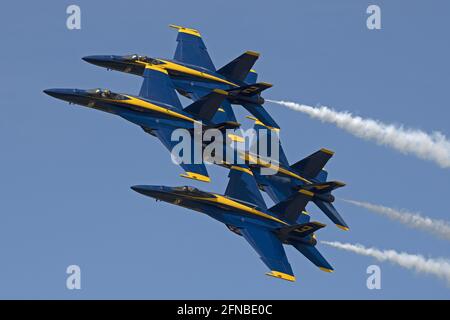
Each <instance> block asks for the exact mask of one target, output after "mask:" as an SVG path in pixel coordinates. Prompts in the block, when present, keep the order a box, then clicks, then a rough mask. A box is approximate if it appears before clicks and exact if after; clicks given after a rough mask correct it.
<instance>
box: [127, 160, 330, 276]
mask: <svg viewBox="0 0 450 320" xmlns="http://www.w3.org/2000/svg"><path fill="white" fill-rule="evenodd" d="M229 178H230V180H229V183H228V186H227V189H226V191H225V194H224V195H220V194H216V193H211V192H205V191H201V190H198V189H196V188H194V187H188V186H184V187H166V186H146V185H138V186H133V187H131V188H132V189H133V190H134V191H136V192H139V193H141V194H143V195H146V196H149V197H152V198H155V199H156V200H162V201H165V202H168V203H172V204H175V205H178V206H182V207H185V208H189V209H192V210H195V211H199V212H202V213H205V214H207V215H208V216H210V217H211V218H213V219H215V220H218V221H219V222H222V223H224V224H225V225H226V226H227V227H228V229H230V230H231V231H232V232H234V233H236V234H238V235H240V236H243V237H244V239H245V240H247V242H248V243H250V245H251V246H252V247H253V249H255V251H256V252H257V253H258V254H259V256H260V258H261V260H262V261H263V262H264V263H265V264H266V266H267V267H268V268H269V269H270V272H269V273H267V275H270V276H273V277H277V278H281V279H284V280H288V281H295V276H294V273H293V272H292V268H291V266H290V264H289V262H288V259H287V257H286V253H285V251H284V248H283V244H286V245H292V246H293V247H294V248H295V249H297V250H298V251H300V252H301V253H302V254H303V255H304V256H305V257H306V258H307V259H309V260H310V261H311V262H312V263H313V264H315V265H316V266H317V267H319V268H320V269H321V270H322V271H326V272H332V271H333V267H332V266H331V265H330V264H329V263H328V262H327V261H326V260H325V258H324V257H323V256H322V255H321V254H320V252H319V251H318V250H317V249H316V247H315V246H316V244H317V240H316V238H315V235H314V232H315V231H316V230H318V229H321V228H323V227H325V225H324V224H321V223H319V222H310V221H309V216H308V215H307V214H305V213H304V209H305V206H306V203H307V202H308V201H309V196H308V194H307V193H306V191H304V190H299V191H298V192H297V193H295V194H293V195H292V196H290V197H289V198H287V199H286V200H284V201H281V202H279V203H277V204H276V205H275V206H273V207H271V208H269V209H268V208H267V207H266V204H265V202H264V200H263V198H262V196H261V193H260V191H259V190H258V186H257V185H256V182H255V179H254V178H253V176H252V173H251V171H250V170H249V169H248V168H244V167H234V168H233V169H231V170H230V174H229Z"/></svg>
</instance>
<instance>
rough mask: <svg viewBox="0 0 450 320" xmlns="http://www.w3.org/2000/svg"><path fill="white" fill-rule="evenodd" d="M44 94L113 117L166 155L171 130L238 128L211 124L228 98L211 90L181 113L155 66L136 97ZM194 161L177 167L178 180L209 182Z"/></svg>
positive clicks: (231, 124)
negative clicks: (139, 132) (128, 124)
mask: <svg viewBox="0 0 450 320" xmlns="http://www.w3.org/2000/svg"><path fill="white" fill-rule="evenodd" d="M44 92H45V93H46V94H48V95H50V96H52V97H55V98H58V99H61V100H65V101H68V102H69V103H75V104H79V105H83V106H86V107H90V108H94V109H97V110H101V111H105V112H109V113H112V114H116V115H118V116H120V117H122V118H124V119H125V120H128V121H130V122H132V123H134V124H136V125H138V126H140V127H142V129H144V131H145V132H147V133H149V134H151V135H153V136H155V137H157V138H158V139H159V140H160V141H161V142H162V143H163V145H164V146H165V147H166V148H167V149H169V151H172V149H173V147H174V145H175V144H177V143H178V141H172V139H171V135H172V132H173V131H174V130H175V129H178V128H184V129H187V130H189V131H190V132H191V135H193V134H194V130H193V129H194V128H195V126H196V124H198V125H200V124H201V125H202V129H209V128H216V129H219V130H222V131H223V130H224V129H235V128H237V127H239V123H236V122H230V121H228V122H223V123H216V122H213V121H212V118H213V116H214V114H215V113H216V112H217V110H218V108H219V105H220V103H221V102H223V101H224V100H225V99H226V97H227V96H228V93H227V92H226V91H223V90H219V89H215V90H213V91H212V92H211V93H209V94H208V95H206V96H204V97H202V98H201V99H199V100H197V101H196V102H194V103H192V104H191V105H189V106H187V107H186V108H184V109H183V107H182V105H181V102H180V100H179V99H178V96H177V94H176V92H175V89H174V88H173V84H172V81H171V80H170V78H169V76H168V74H167V71H166V70H165V69H161V68H159V67H158V66H151V65H147V66H145V70H144V82H143V84H142V88H141V91H140V94H139V96H138V97H136V96H132V95H128V94H120V93H114V92H111V91H109V90H101V89H93V90H79V89H47V90H44ZM191 137H192V136H191ZM191 140H192V141H195V139H191ZM194 160H195V159H194V158H193V157H192V159H191V161H190V162H189V163H184V162H182V163H180V166H181V167H182V168H183V169H184V170H185V173H184V174H182V175H181V176H182V177H185V178H190V179H195V180H199V181H203V182H209V181H210V178H209V176H208V172H207V170H206V167H205V165H204V163H203V162H202V163H196V162H195V161H194ZM186 162H187V161H186Z"/></svg>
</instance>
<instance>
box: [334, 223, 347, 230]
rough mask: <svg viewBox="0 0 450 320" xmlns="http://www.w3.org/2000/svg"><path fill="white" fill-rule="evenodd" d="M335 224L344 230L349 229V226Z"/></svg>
mask: <svg viewBox="0 0 450 320" xmlns="http://www.w3.org/2000/svg"><path fill="white" fill-rule="evenodd" d="M336 226H337V227H338V228H339V229H341V230H344V231H349V230H350V228H349V227H346V226H342V225H340V224H337V225H336Z"/></svg>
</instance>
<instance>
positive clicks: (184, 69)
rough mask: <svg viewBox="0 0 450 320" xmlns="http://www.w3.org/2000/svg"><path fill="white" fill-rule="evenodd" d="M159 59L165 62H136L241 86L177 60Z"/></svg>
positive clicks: (149, 66) (165, 71) (155, 68)
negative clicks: (155, 63)
mask: <svg viewBox="0 0 450 320" xmlns="http://www.w3.org/2000/svg"><path fill="white" fill-rule="evenodd" d="M158 60H159V61H161V62H163V63H164V64H157V65H153V64H151V63H147V62H144V61H138V60H136V61H135V63H139V64H143V65H144V66H145V68H148V69H152V70H157V71H161V72H164V73H166V74H167V73H168V71H176V72H179V73H183V74H188V75H190V76H193V77H197V78H201V79H207V80H210V81H215V82H219V83H223V84H228V85H230V86H233V87H239V85H237V84H236V83H233V82H230V81H228V80H225V79H222V78H219V77H216V76H213V75H211V74H208V73H205V72H201V71H199V70H195V69H192V68H189V67H186V66H183V65H181V64H178V63H175V62H171V61H167V60H163V59H158Z"/></svg>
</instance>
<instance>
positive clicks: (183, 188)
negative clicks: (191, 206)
mask: <svg viewBox="0 0 450 320" xmlns="http://www.w3.org/2000/svg"><path fill="white" fill-rule="evenodd" d="M173 189H174V190H176V191H188V192H198V191H199V190H198V189H197V188H194V187H191V186H183V187H174V188H173Z"/></svg>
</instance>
